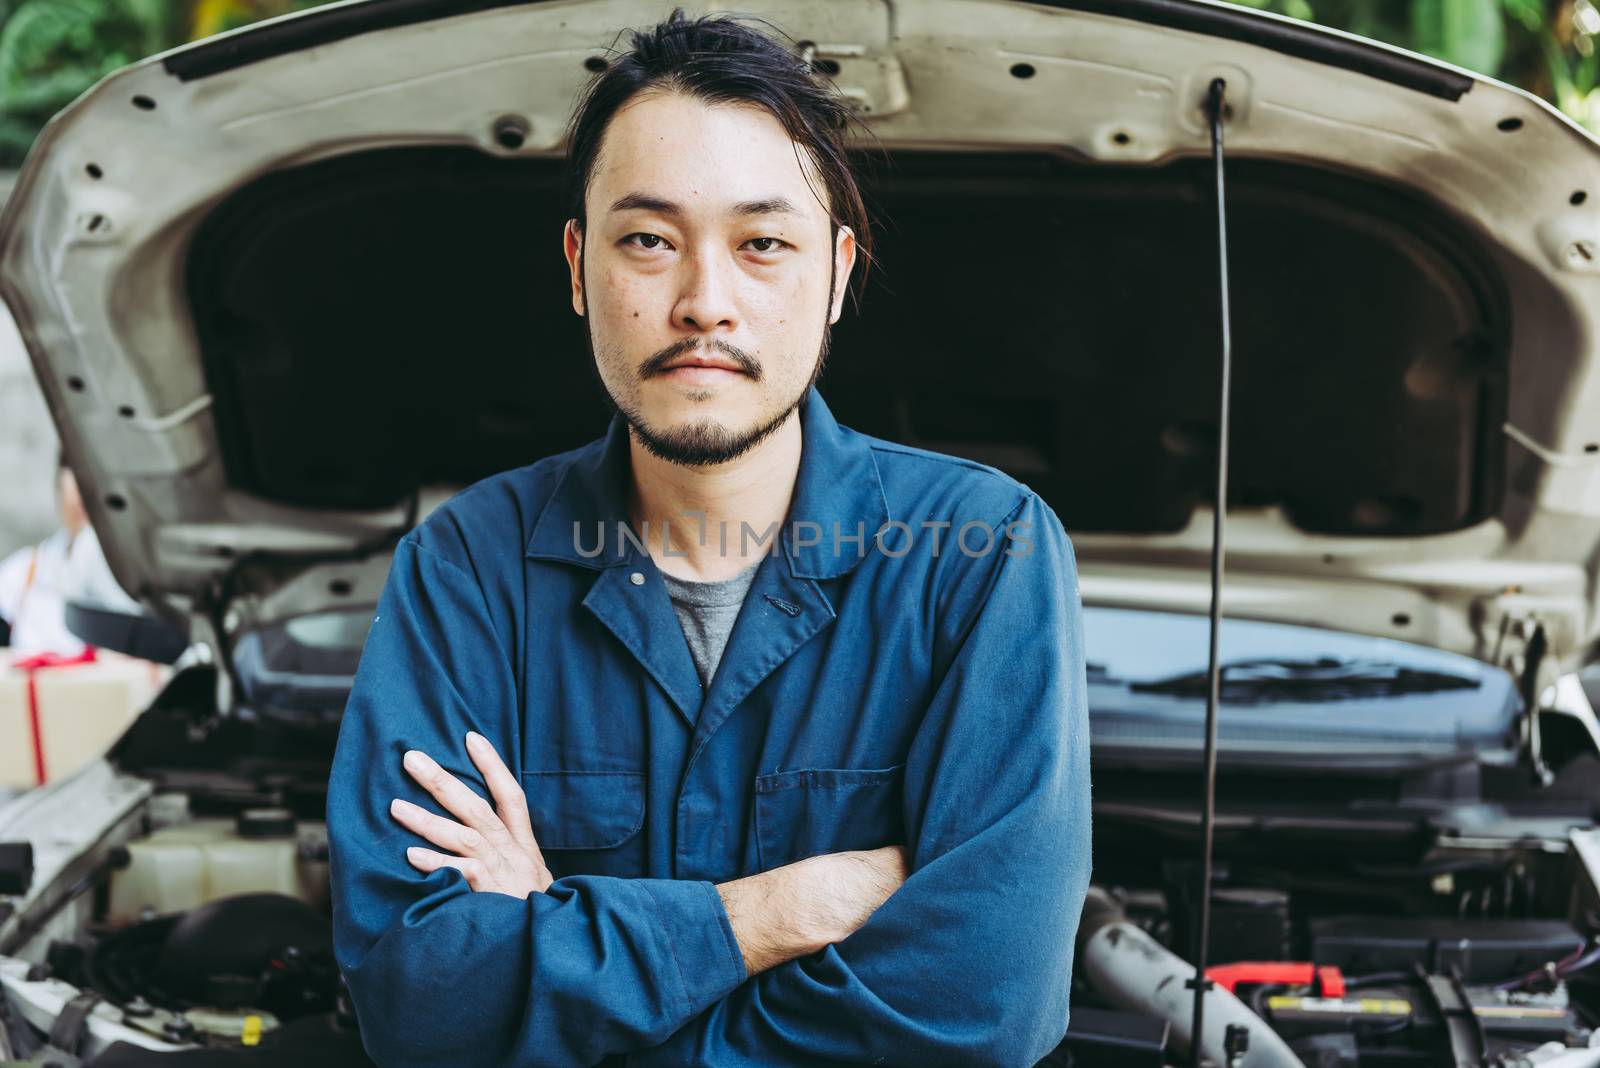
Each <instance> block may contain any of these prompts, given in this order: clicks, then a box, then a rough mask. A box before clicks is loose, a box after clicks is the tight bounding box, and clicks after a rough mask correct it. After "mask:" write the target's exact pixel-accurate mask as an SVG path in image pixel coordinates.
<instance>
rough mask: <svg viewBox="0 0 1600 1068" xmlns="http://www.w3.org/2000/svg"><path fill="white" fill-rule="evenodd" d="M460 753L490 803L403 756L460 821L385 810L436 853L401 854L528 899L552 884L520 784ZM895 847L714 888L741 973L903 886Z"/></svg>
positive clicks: (846, 928)
mask: <svg viewBox="0 0 1600 1068" xmlns="http://www.w3.org/2000/svg"><path fill="white" fill-rule="evenodd" d="M466 750H467V755H468V756H469V757H471V759H472V763H473V765H474V766H476V767H477V769H478V772H479V774H480V775H482V777H483V781H484V783H485V784H487V786H488V787H489V793H490V796H491V797H492V798H493V799H494V802H493V804H492V805H491V804H490V803H489V802H488V801H486V800H484V799H483V798H481V797H479V796H478V795H477V794H476V793H474V792H473V790H472V789H471V788H470V787H468V786H467V785H466V784H465V783H463V782H462V781H461V780H460V779H458V778H456V777H455V776H454V775H451V774H450V773H449V772H448V771H445V770H444V769H443V768H441V767H440V766H439V764H438V763H437V762H436V761H435V760H433V759H432V758H431V757H429V756H428V755H427V754H426V753H423V752H421V751H420V750H415V749H414V750H411V751H409V752H407V753H406V754H405V757H404V758H403V764H404V766H405V770H406V772H407V773H408V774H410V776H411V777H412V778H413V779H415V780H416V781H417V784H418V785H419V786H421V787H422V788H423V789H424V790H426V791H427V792H428V793H429V794H430V795H431V796H432V797H433V799H434V800H435V801H437V802H438V803H439V804H440V805H441V806H442V807H443V808H444V809H445V810H446V811H447V812H449V813H451V814H452V815H454V816H455V817H456V819H457V820H459V821H460V822H456V820H449V819H446V818H445V817H443V816H439V815H436V814H434V813H432V812H429V811H428V810H427V809H425V808H423V807H422V806H420V805H415V804H412V803H411V802H410V801H407V800H405V799H404V798H399V797H397V798H395V799H394V800H393V801H392V802H391V803H390V805H389V811H390V813H391V814H392V815H393V816H394V818H395V819H396V820H397V821H399V823H400V824H401V825H402V826H404V827H406V828H407V829H409V830H411V831H413V832H414V833H416V834H418V835H420V836H421V837H423V838H424V839H426V840H427V841H429V842H432V843H433V844H434V845H436V846H439V847H440V848H441V849H446V850H450V851H451V852H449V853H441V852H438V851H437V850H433V849H425V848H423V847H421V846H411V847H409V848H407V850H406V860H407V861H408V862H410V864H411V865H412V866H413V867H415V868H416V869H417V870H419V871H422V872H425V873H426V872H434V871H438V870H439V869H440V868H455V869H456V870H458V871H460V872H461V874H462V875H463V876H464V877H465V878H466V880H467V885H468V886H470V887H471V888H472V890H473V891H474V892H478V893H484V892H488V893H497V894H506V895H508V896H510V897H514V898H526V897H527V896H528V895H529V894H542V893H544V892H546V891H547V890H548V889H549V887H550V883H551V882H552V881H553V879H552V878H551V875H550V869H549V868H548V867H546V866H545V862H544V854H543V853H542V852H541V851H540V849H539V843H538V841H537V839H535V837H534V834H533V826H532V825H531V824H530V823H529V821H528V804H527V799H526V797H525V796H524V794H523V792H522V786H521V785H520V784H519V783H518V782H517V779H516V777H515V776H514V775H512V774H511V769H509V768H507V767H506V765H505V762H504V761H502V760H501V759H500V755H499V754H498V753H496V752H495V751H494V747H493V746H492V745H490V744H489V740H488V739H486V738H485V737H484V736H483V735H481V734H479V733H477V732H476V731H469V732H468V733H467V737H466ZM905 877H906V873H905V850H904V849H903V848H901V847H900V846H885V847H883V848H881V849H871V850H852V851H850V852H844V853H828V854H824V855H822V856H817V857H809V858H807V859H805V860H801V861H796V862H795V863H793V864H787V865H785V866H783V867H781V868H774V869H772V870H771V871H765V872H760V873H758V874H756V875H751V876H748V877H746V878H743V879H734V880H732V881H730V882H725V883H719V884H717V888H716V889H717V894H718V896H720V897H721V899H722V905H723V908H724V909H726V910H727V913H728V923H729V925H730V926H731V927H732V928H733V934H734V937H735V938H736V939H737V941H738V943H739V954H740V956H741V957H742V958H743V960H744V965H745V970H746V971H747V972H748V973H749V974H750V975H757V974H760V973H761V972H764V971H766V970H767V969H769V968H773V967H775V966H777V965H779V964H783V963H785V962H787V961H791V960H794V959H795V958H796V957H802V956H805V955H807V954H810V953H815V952H817V951H819V950H821V949H822V948H823V947H824V946H826V945H829V944H831V943H834V942H840V941H843V940H844V939H845V938H847V937H848V936H849V935H850V934H852V933H853V932H854V931H856V930H857V929H858V928H859V927H860V926H861V925H862V924H864V923H866V922H867V919H868V917H870V916H871V915H872V913H873V912H874V911H875V910H876V909H877V908H878V906H879V905H882V904H883V902H884V901H885V900H887V899H888V897H889V895H890V894H892V893H894V891H895V890H896V889H898V888H899V887H900V885H901V884H902V883H904V882H905Z"/></svg>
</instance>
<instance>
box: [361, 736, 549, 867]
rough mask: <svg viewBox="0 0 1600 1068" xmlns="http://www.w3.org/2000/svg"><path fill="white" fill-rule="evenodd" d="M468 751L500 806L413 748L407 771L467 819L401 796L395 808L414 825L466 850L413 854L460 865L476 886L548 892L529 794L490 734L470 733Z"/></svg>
mask: <svg viewBox="0 0 1600 1068" xmlns="http://www.w3.org/2000/svg"><path fill="white" fill-rule="evenodd" d="M467 753H468V755H469V756H471V757H472V763H473V764H474V765H476V767H477V769H478V771H479V772H481V773H482V774H483V781H484V782H486V783H488V784H489V792H490V793H491V794H492V795H493V796H494V800H495V804H496V805H497V806H499V810H498V812H497V811H496V810H495V809H494V808H492V807H490V805H489V802H487V801H485V800H484V799H483V798H481V797H479V796H478V795H477V794H476V793H474V792H473V791H472V790H471V789H469V788H468V787H467V785H466V784H465V783H463V782H462V781H461V780H460V779H457V778H456V777H455V776H454V775H451V774H450V773H449V772H447V771H445V770H444V769H443V768H441V767H440V766H439V765H438V764H436V763H435V762H434V761H433V760H432V759H431V758H430V757H429V756H428V755H427V754H426V753H423V752H422V751H420V750H417V749H413V750H411V751H409V752H408V753H406V755H405V759H404V761H403V763H404V765H405V769H406V771H408V772H409V773H410V774H411V777H412V778H413V779H415V780H417V782H418V783H419V784H421V786H422V788H423V789H425V790H427V791H428V793H430V794H432V795H433V799H434V800H435V801H437V802H439V804H441V805H443V806H444V807H445V809H446V810H447V811H448V812H450V813H452V814H453V815H455V816H456V817H457V818H459V819H460V820H461V821H462V822H461V823H455V822H453V821H451V820H447V819H445V818H444V817H443V816H438V815H435V814H434V813H432V812H429V811H428V810H427V809H425V808H422V807H421V806H420V805H413V804H412V803H411V802H409V801H403V800H401V799H400V798H398V797H397V798H395V799H394V800H393V801H392V802H390V804H389V812H390V814H391V815H393V816H394V818H395V819H396V820H398V821H399V822H400V823H401V825H402V826H404V827H406V828H407V829H408V830H412V831H415V832H416V833H417V834H420V835H421V836H422V837H423V838H426V839H427V840H428V841H430V842H432V843H433V844H434V845H436V846H440V847H442V848H444V849H448V850H451V851H452V852H454V853H457V854H459V856H450V855H449V854H446V853H436V852H434V851H433V850H431V849H423V848H421V847H418V846H413V847H412V848H410V849H407V850H406V860H408V861H409V862H410V863H411V865H412V867H414V868H417V869H418V870H419V871H424V872H432V871H437V870H438V869H440V868H455V869H457V870H458V871H460V872H461V874H463V875H465V876H466V877H467V885H468V886H470V887H472V889H473V890H475V891H483V890H491V891H493V892H495V893H497V894H507V895H509V896H511V897H517V898H525V897H527V896H528V895H529V894H531V893H535V892H537V893H541V894H542V893H544V891H545V889H546V888H548V887H549V885H550V883H551V881H552V880H551V876H550V869H549V868H547V867H545V863H544V854H543V853H541V852H540V851H539V843H538V842H537V841H535V840H534V837H533V826H532V824H530V823H529V822H528V799H527V797H526V795H524V794H523V792H522V787H521V785H519V784H518V782H517V780H516V777H515V776H514V775H512V774H511V771H510V769H509V768H507V767H506V766H505V763H504V762H503V761H501V759H500V755H499V754H498V753H496V752H495V751H494V747H493V746H492V745H490V744H489V742H488V739H486V738H484V737H483V735H481V734H478V733H476V732H473V731H469V732H468V733H467Z"/></svg>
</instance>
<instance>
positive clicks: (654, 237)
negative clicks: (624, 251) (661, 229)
mask: <svg viewBox="0 0 1600 1068" xmlns="http://www.w3.org/2000/svg"><path fill="white" fill-rule="evenodd" d="M636 237H637V238H639V240H640V242H649V241H655V242H659V243H658V244H654V245H652V244H644V243H641V244H637V245H634V247H635V248H642V249H648V250H652V251H653V250H655V249H658V248H661V247H662V246H664V245H665V246H666V247H668V248H670V247H671V246H670V245H667V239H666V238H664V237H662V236H661V235H660V234H647V233H644V232H642V231H641V232H639V233H634V234H629V235H628V236H627V237H624V238H623V239H622V243H623V244H624V245H627V244H632V243H633V239H634V238H636Z"/></svg>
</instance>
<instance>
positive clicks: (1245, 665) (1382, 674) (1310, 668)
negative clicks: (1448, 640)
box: [1128, 657, 1482, 705]
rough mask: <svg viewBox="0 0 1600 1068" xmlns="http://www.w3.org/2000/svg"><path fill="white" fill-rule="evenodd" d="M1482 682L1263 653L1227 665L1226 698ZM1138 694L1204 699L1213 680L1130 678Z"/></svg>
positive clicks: (1350, 694)
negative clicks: (1293, 658)
mask: <svg viewBox="0 0 1600 1068" xmlns="http://www.w3.org/2000/svg"><path fill="white" fill-rule="evenodd" d="M1480 685H1482V683H1481V682H1480V681H1479V680H1478V679H1475V678H1471V677H1469V676H1465V675H1453V674H1450V673H1449V672H1444V671H1433V670H1429V669H1427V668H1416V667H1408V666H1406V665H1404V664H1397V663H1394V662H1391V661H1387V660H1361V659H1358V660H1338V659H1335V658H1333V657H1321V658H1319V659H1316V660H1292V659H1285V658H1274V657H1263V658H1260V659H1253V660H1233V661H1230V662H1228V663H1226V664H1224V665H1222V692H1221V698H1222V700H1223V701H1225V702H1226V703H1228V704H1235V705H1248V704H1266V703H1268V702H1271V701H1356V700H1361V699H1363V698H1372V697H1401V696H1405V695H1408V694H1419V693H1442V692H1445V691H1448V690H1475V689H1477V688H1478V687H1479V686H1480ZM1128 689H1130V690H1133V691H1135V692H1137V693H1157V694H1168V695H1170V696H1173V697H1192V698H1195V699H1196V700H1199V699H1203V698H1204V697H1205V696H1206V694H1207V692H1208V690H1209V684H1208V679H1207V676H1206V672H1205V671H1190V672H1185V673H1184V674H1181V675H1172V676H1169V677H1167V678H1164V679H1154V680H1150V681H1145V682H1130V683H1129V684H1128Z"/></svg>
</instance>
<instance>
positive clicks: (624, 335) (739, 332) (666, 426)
mask: <svg viewBox="0 0 1600 1068" xmlns="http://www.w3.org/2000/svg"><path fill="white" fill-rule="evenodd" d="M808 180H809V181H808ZM813 190H815V192H813ZM826 195H827V194H826V190H825V188H824V186H823V184H822V181H821V178H820V176H819V175H818V174H817V173H816V171H815V168H814V167H813V165H812V163H811V160H810V157H809V156H808V155H807V154H806V153H805V151H804V150H803V149H802V148H801V147H800V146H798V145H797V144H795V142H793V141H791V140H790V139H789V135H788V134H787V133H786V132H785V131H784V129H783V126H782V125H781V124H779V122H778V121H777V120H776V119H775V118H773V117H772V116H771V115H770V114H769V113H768V112H766V111H765V110H764V109H761V108H758V107H753V106H746V105H707V104H705V103H702V102H700V101H697V100H694V99H692V98H690V97H687V96H683V95H681V94H678V93H668V92H651V93H646V94H641V95H640V96H637V97H635V98H634V99H633V100H632V101H630V102H629V103H628V104H627V105H625V106H624V107H623V108H622V109H621V110H620V111H618V112H617V114H616V115H615V116H614V117H613V118H612V121H611V124H610V126H609V127H608V128H607V129H606V133H605V136H604V138H603V140H602V142H601V147H600V152H599V157H598V159H597V161H596V165H595V169H594V173H593V177H592V179H591V182H590V186H589V191H588V196H587V199H586V202H585V205H586V212H587V215H588V232H587V233H584V234H580V233H579V232H578V230H577V223H576V221H573V222H570V223H568V227H567V233H566V242H565V243H566V253H567V262H568V265H569V267H570V268H571V270H572V301H573V307H574V309H575V310H576V311H577V312H578V314H580V315H583V316H585V318H586V326H587V331H588V337H589V346H590V349H591V350H592V355H593V357H594V359H595V363H596V367H597V369H598V371H599V373H600V379H601V381H602V383H603V384H604V386H605V389H606V392H607V393H609V394H610V396H611V400H612V402H613V403H614V404H616V406H617V408H618V410H619V411H621V412H622V414H623V416H624V418H626V419H627V420H628V422H629V424H630V425H631V426H632V427H633V430H634V432H635V434H636V435H637V436H638V437H639V439H640V441H641V443H642V444H643V445H644V446H645V447H646V448H647V449H649V450H650V451H651V452H652V453H655V454H656V455H658V456H661V457H663V458H665V459H668V460H671V461H673V462H675V463H681V464H699V465H703V464H711V463H721V462H725V461H728V460H731V459H733V458H735V457H737V456H739V455H741V454H742V453H744V452H745V451H746V450H748V449H749V448H751V447H752V446H753V445H755V444H756V443H757V442H759V441H760V440H761V439H763V438H764V437H765V436H766V435H767V434H769V433H771V432H772V431H773V430H775V429H777V427H778V426H780V425H781V424H782V423H783V422H784V420H786V419H787V418H788V416H789V415H790V413H792V412H793V411H794V410H795V407H796V406H797V405H798V404H799V403H800V401H801V400H802V399H803V398H804V396H805V392H806V390H807V389H808V388H809V387H810V385H811V383H812V382H813V381H815V378H816V375H817V374H818V373H819V372H820V369H821V362H822V358H823V357H824V355H825V354H826V345H827V337H828V332H829V327H830V325H831V324H832V323H834V322H836V321H837V320H838V318H839V315H840V312H841V310H842V308H843V303H844V293H845V290H846V283H847V281H848V279H849V277H850V270H851V267H852V266H853V265H854V263H855V238H854V235H853V234H851V233H850V231H849V229H848V228H844V227H841V228H840V230H839V234H838V237H837V239H835V238H834V236H833V234H832V225H831V223H830V220H829V217H828V213H827V211H826V210H825V209H824V207H823V205H822V204H821V203H819V202H818V197H819V196H822V197H825V196H826ZM580 246H581V249H580ZM830 280H831V282H832V287H831V292H830ZM693 361H700V362H702V363H709V364H712V365H714V366H685V364H687V363H690V362H693Z"/></svg>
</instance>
